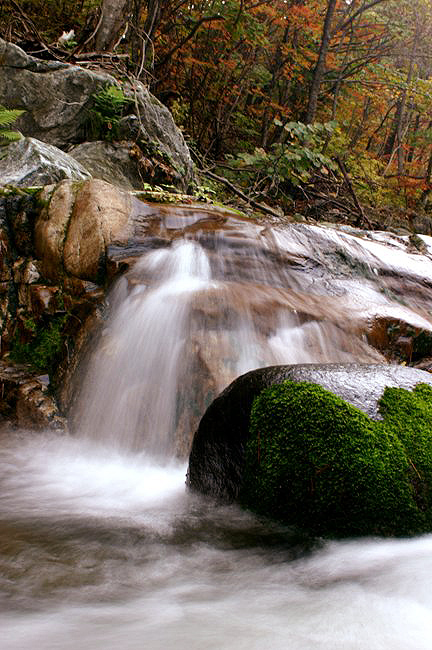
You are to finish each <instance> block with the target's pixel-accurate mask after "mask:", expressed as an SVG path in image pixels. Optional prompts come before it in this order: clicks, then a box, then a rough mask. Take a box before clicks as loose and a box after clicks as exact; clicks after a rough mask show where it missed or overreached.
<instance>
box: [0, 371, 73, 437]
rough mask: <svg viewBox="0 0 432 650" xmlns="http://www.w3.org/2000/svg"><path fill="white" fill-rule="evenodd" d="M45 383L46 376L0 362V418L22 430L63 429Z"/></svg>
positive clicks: (47, 381)
mask: <svg viewBox="0 0 432 650" xmlns="http://www.w3.org/2000/svg"><path fill="white" fill-rule="evenodd" d="M48 385H49V379H48V377H47V376H40V377H38V376H37V375H35V373H34V372H32V369H31V368H30V367H29V366H25V365H16V364H15V365H11V364H7V363H5V362H2V361H0V390H1V394H2V400H1V403H0V421H1V420H2V419H5V420H7V421H10V420H11V421H12V422H13V423H14V424H16V425H17V426H19V427H21V428H23V429H35V430H42V429H43V430H46V429H63V430H64V429H66V426H67V425H66V420H65V418H63V417H62V416H61V415H60V413H59V410H58V408H57V404H56V402H55V400H54V398H53V396H52V395H50V394H49V390H48Z"/></svg>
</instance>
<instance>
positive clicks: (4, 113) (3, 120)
mask: <svg viewBox="0 0 432 650" xmlns="http://www.w3.org/2000/svg"><path fill="white" fill-rule="evenodd" d="M23 113H25V111H23V110H20V109H18V108H11V109H8V108H5V107H4V106H0V127H3V126H10V125H11V124H13V123H14V122H15V121H16V120H17V119H18V118H19V117H20V116H21V115H22V114H23Z"/></svg>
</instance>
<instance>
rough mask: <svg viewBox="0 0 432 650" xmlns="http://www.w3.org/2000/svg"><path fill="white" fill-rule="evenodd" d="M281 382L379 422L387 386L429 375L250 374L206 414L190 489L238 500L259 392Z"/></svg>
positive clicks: (339, 369) (365, 367) (295, 369)
mask: <svg viewBox="0 0 432 650" xmlns="http://www.w3.org/2000/svg"><path fill="white" fill-rule="evenodd" d="M286 379H289V380H291V381H295V382H299V381H308V382H312V383H316V384H319V385H321V386H322V387H323V388H325V389H326V390H329V391H331V392H332V393H334V394H335V395H338V396H339V397H341V398H342V399H344V400H346V401H347V402H349V403H350V404H352V405H353V406H356V407H357V408H359V409H360V410H362V411H363V412H364V413H366V414H368V415H369V416H370V417H371V418H373V419H376V418H377V417H378V409H377V402H378V400H379V398H380V397H381V395H382V393H383V392H384V389H385V387H386V386H395V387H399V388H406V389H412V388H413V387H414V386H415V385H417V384H419V383H426V384H430V385H432V376H431V375H430V374H429V373H427V372H424V371H422V370H418V369H416V368H409V367H404V366H396V365H382V364H322V365H321V364H306V365H295V366H292V365H289V366H272V367H269V368H259V369H257V370H253V371H252V372H249V373H246V374H245V375H243V376H242V377H239V378H238V379H236V380H235V381H234V382H233V383H232V384H231V385H230V386H228V387H227V388H226V389H225V390H224V391H223V392H222V393H221V394H220V395H219V397H217V398H216V399H215V400H214V401H213V402H212V404H211V405H210V406H209V408H208V409H207V411H206V412H205V414H204V416H203V418H202V420H201V422H200V424H199V427H198V430H197V432H196V434H195V437H194V440H193V444H192V449H191V454H190V458H189V469H188V478H187V483H188V485H189V487H190V488H192V489H193V490H197V491H199V492H202V493H204V494H208V495H211V496H214V497H219V498H223V499H228V500H235V499H236V498H237V497H238V494H239V491H240V489H241V485H242V476H243V470H244V451H245V444H246V441H247V440H248V438H249V418H250V411H251V408H252V403H253V400H254V399H255V397H257V396H258V395H259V394H260V393H261V391H262V390H264V388H267V387H269V386H271V385H272V384H279V383H281V382H282V381H284V380H286Z"/></svg>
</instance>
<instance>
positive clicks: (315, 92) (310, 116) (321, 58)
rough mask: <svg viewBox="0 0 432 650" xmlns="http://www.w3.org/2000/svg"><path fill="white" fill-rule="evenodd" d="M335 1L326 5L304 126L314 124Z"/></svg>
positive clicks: (332, 0) (330, 1)
mask: <svg viewBox="0 0 432 650" xmlns="http://www.w3.org/2000/svg"><path fill="white" fill-rule="evenodd" d="M336 4H337V0H329V2H328V5H327V13H326V17H325V20H324V27H323V33H322V37H321V45H320V50H319V54H318V61H317V64H316V66H315V69H314V71H313V75H312V83H311V87H310V91H309V102H308V107H307V112H306V120H305V121H306V124H312V123H313V122H315V117H316V112H317V107H318V97H319V92H320V88H321V82H322V80H323V77H324V72H325V65H326V59H327V52H328V49H329V45H330V38H331V25H332V21H333V16H334V12H335V10H336Z"/></svg>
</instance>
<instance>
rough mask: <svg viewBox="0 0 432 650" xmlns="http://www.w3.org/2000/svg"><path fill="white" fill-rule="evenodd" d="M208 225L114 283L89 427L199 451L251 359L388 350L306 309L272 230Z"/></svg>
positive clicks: (121, 439) (84, 430) (89, 382)
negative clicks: (204, 431)
mask: <svg viewBox="0 0 432 650" xmlns="http://www.w3.org/2000/svg"><path fill="white" fill-rule="evenodd" d="M199 235H200V233H199V232H198V233H196V234H195V235H194V236H192V235H191V234H189V235H187V236H186V237H180V238H179V239H177V240H176V241H174V243H173V244H172V245H171V246H170V247H165V248H161V249H158V250H153V251H151V252H149V253H147V254H145V255H143V256H142V257H141V258H140V259H139V260H138V262H137V263H136V264H134V265H133V267H132V269H131V270H130V272H129V273H128V274H126V275H125V276H124V277H122V278H121V280H120V281H119V282H118V283H117V285H116V287H115V289H114V290H113V291H112V293H111V295H110V298H109V303H110V307H109V315H108V318H107V321H106V323H105V327H104V328H103V330H102V332H101V335H100V341H99V344H98V345H97V348H96V350H95V351H94V352H93V353H92V357H91V364H90V365H89V368H88V370H87V373H86V376H85V379H84V381H83V382H82V385H81V389H80V395H81V397H80V399H79V400H78V406H77V409H76V413H75V417H74V419H75V421H76V422H77V423H78V427H79V434H80V435H82V436H84V437H87V438H90V439H92V440H95V441H99V442H100V443H103V444H108V445H109V446H110V447H114V448H117V449H120V450H123V451H145V452H146V453H147V454H148V455H149V456H151V457H152V458H157V459H158V460H159V461H163V460H164V459H170V458H172V457H173V456H183V457H187V454H188V452H189V449H190V444H191V436H192V434H193V432H194V431H195V429H196V427H197V424H198V421H199V418H200V417H201V415H202V414H203V412H204V410H205V407H206V406H208V404H209V402H210V401H211V400H212V399H213V398H214V397H216V395H217V394H218V393H219V392H220V391H221V390H222V389H223V388H224V387H225V386H226V385H227V384H229V383H230V382H231V381H232V380H233V379H235V378H236V377H237V376H239V375H241V374H243V373H245V372H247V371H248V370H251V369H253V368H257V367H262V366H266V365H272V364H277V363H307V362H332V361H333V362H337V361H354V360H359V358H360V356H361V352H362V350H363V360H366V361H369V360H372V361H373V360H377V359H378V355H377V354H376V352H375V351H373V350H372V349H368V347H367V346H366V345H363V344H362V343H361V341H359V340H356V341H355V343H353V341H352V340H351V339H352V336H351V333H350V332H344V331H343V330H341V328H339V327H338V326H337V325H336V324H334V323H332V322H329V321H328V320H324V321H320V322H319V321H317V320H316V319H314V318H312V319H310V317H309V319H306V317H305V315H303V318H301V317H300V315H299V314H298V312H297V310H296V309H295V308H293V302H294V303H295V300H296V298H295V296H293V294H292V293H290V292H289V291H287V289H286V287H287V285H288V288H289V287H290V284H291V282H292V278H291V277H290V275H289V273H288V274H287V271H286V269H285V268H284V266H283V265H281V264H279V263H275V262H274V260H272V259H271V256H270V255H269V253H270V252H271V250H272V248H271V247H269V246H268V245H267V244H266V242H265V241H264V242H262V244H261V247H260V246H256V245H255V246H253V244H252V242H251V241H249V242H247V245H245V243H244V242H242V244H241V245H238V244H235V245H234V246H233V244H232V241H231V242H230V240H229V238H228V237H224V233H223V232H218V233H211V234H208V233H207V235H206V237H205V238H201V240H200V237H199ZM297 301H298V298H297Z"/></svg>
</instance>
